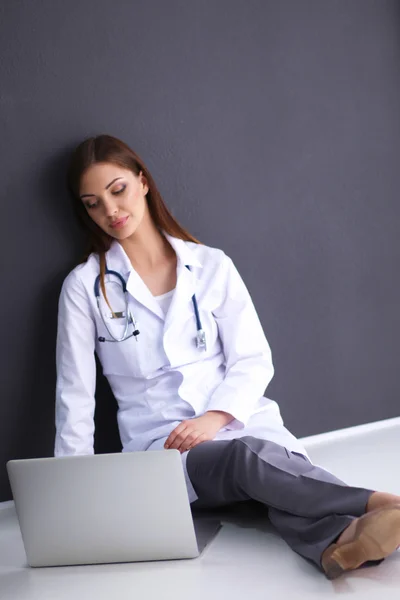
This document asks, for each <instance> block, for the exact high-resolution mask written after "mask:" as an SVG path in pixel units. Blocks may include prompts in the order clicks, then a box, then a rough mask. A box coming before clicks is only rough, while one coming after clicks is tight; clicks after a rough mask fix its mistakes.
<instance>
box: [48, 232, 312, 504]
mask: <svg viewBox="0 0 400 600" xmlns="http://www.w3.org/2000/svg"><path fill="white" fill-rule="evenodd" d="M164 235H165V237H166V238H167V240H168V241H169V242H170V244H171V245H172V247H173V248H174V250H175V252H176V254H177V284H176V288H175V290H174V291H173V293H172V294H170V296H171V297H170V298H168V296H166V300H167V301H168V300H170V304H169V306H168V304H167V306H166V310H167V312H166V314H165V313H164V310H163V307H165V305H164V302H165V300H163V299H162V298H156V297H154V296H153V295H152V293H151V292H150V290H149V289H148V287H147V286H146V284H145V283H144V282H143V280H142V279H141V277H140V276H139V274H138V273H137V272H136V271H135V269H134V268H133V266H132V264H131V262H130V260H129V258H128V256H127V255H126V253H125V251H124V249H123V248H122V246H121V244H120V243H119V242H118V241H116V240H115V241H114V242H113V243H112V245H111V248H110V250H109V251H108V252H107V254H106V261H107V266H108V268H109V269H111V270H114V271H117V272H119V273H120V274H121V275H122V276H123V277H124V278H125V281H126V282H127V284H126V285H127V290H128V292H129V307H130V309H131V312H132V314H133V316H134V318H135V319H136V320H137V322H138V329H139V330H140V335H139V336H138V338H137V341H136V339H135V338H134V337H131V338H130V339H128V340H125V341H123V342H119V343H111V342H99V341H98V338H99V337H100V336H104V337H105V338H108V337H109V335H108V332H107V330H106V328H105V326H104V323H103V321H102V319H101V316H100V313H99V310H98V307H97V303H96V298H95V295H94V282H95V279H96V277H97V275H98V274H99V258H98V256H97V255H96V254H94V253H93V254H91V255H90V256H89V258H88V260H87V262H86V263H83V264H81V265H79V266H77V267H76V268H75V269H73V271H71V273H70V274H69V275H68V276H67V277H66V278H65V280H64V283H63V286H62V289H61V293H60V299H59V312H58V332H57V350H56V366H57V384H56V419H55V420H56V438H55V449H54V454H55V456H64V455H70V454H93V452H94V450H93V436H94V421H93V416H94V409H95V385H96V363H95V357H94V353H95V352H96V353H97V355H98V357H99V359H100V362H101V364H102V367H103V372H104V375H105V376H106V377H107V379H108V382H109V384H110V387H111V389H112V392H113V394H114V396H115V399H116V401H117V403H118V412H117V419H118V427H119V433H120V437H121V442H122V447H123V449H122V451H123V452H132V451H137V450H159V449H163V446H164V443H165V441H166V439H167V437H168V436H169V434H170V433H171V431H173V429H175V428H176V427H177V426H178V425H179V423H180V422H181V421H183V420H184V419H190V418H193V417H198V416H200V415H202V414H204V413H205V412H206V411H208V410H220V411H225V412H228V413H230V414H231V415H232V416H233V417H234V420H233V421H231V422H230V423H228V425H226V426H225V427H224V428H223V429H221V430H220V431H219V432H218V434H217V436H216V438H215V439H218V440H230V439H233V438H238V437H242V436H245V435H253V436H256V437H259V438H262V439H266V440H271V441H274V442H276V443H278V444H280V445H282V446H285V447H286V448H287V449H288V450H293V451H295V452H302V453H303V454H306V455H307V452H306V450H305V449H304V447H303V446H302V444H301V443H300V441H299V440H297V439H296V438H295V437H294V436H293V435H292V434H291V433H290V432H289V431H288V430H287V429H286V428H285V427H284V425H283V421H282V418H281V415H280V411H279V406H278V405H277V403H276V402H275V401H273V400H271V399H269V398H265V397H264V396H263V394H264V391H265V389H266V388H267V386H268V384H269V382H270V381H271V379H272V376H273V373H274V369H273V365H272V358H271V350H270V347H269V344H268V342H267V339H266V337H265V335H264V332H263V329H262V326H261V323H260V320H259V318H258V315H257V312H256V310H255V307H254V304H253V302H252V299H251V297H250V294H249V292H248V290H247V288H246V286H245V284H244V282H243V280H242V278H241V276H240V275H239V273H238V271H237V269H236V267H235V265H234V263H233V262H232V260H231V258H229V257H228V256H227V255H226V254H225V253H224V252H223V251H222V250H220V249H217V248H212V247H210V246H205V245H199V244H196V243H194V242H187V241H183V240H180V239H178V238H175V237H173V236H170V235H169V234H167V233H165V232H164ZM185 265H189V266H190V269H191V270H190V271H189V270H188V269H187V268H186V266H185ZM107 281H108V276H106V289H107V295H108V298H109V300H110V303H111V306H112V307H113V310H114V311H115V312H116V311H122V310H124V308H125V305H124V296H123V293H122V288H121V286H117V285H116V284H115V283H111V282H109V285H107ZM112 281H113V282H114V281H115V278H112ZM194 293H195V294H196V298H197V303H198V308H199V313H200V319H201V322H202V327H203V329H204V330H205V332H206V338H207V350H206V351H204V350H200V349H198V348H197V347H196V332H197V328H196V319H195V313H194V307H193V302H192V296H193V294H194ZM160 300H161V302H160ZM102 310H103V312H104V316H105V318H106V319H107V322H108V324H109V328H110V330H111V331H113V332H115V333H114V335H115V337H119V336H121V335H122V332H123V329H124V326H125V321H124V320H122V319H121V320H119V319H118V320H116V319H112V320H111V312H110V309H109V308H108V307H107V305H106V303H105V302H103V304H102ZM130 331H132V329H131V327H130ZM166 451H167V450H166ZM187 454H188V453H187V452H185V453H183V454H182V461H183V467H184V472H185V477H186V483H187V487H188V493H189V500H190V501H191V502H193V501H194V500H195V499H196V498H197V496H196V493H195V491H194V489H193V487H192V485H191V483H190V480H189V477H188V475H187V471H186V457H187Z"/></svg>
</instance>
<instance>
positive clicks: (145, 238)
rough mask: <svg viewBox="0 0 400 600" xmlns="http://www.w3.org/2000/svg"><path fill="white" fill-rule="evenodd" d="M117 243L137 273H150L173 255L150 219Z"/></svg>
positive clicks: (165, 240) (172, 251) (169, 246)
mask: <svg viewBox="0 0 400 600" xmlns="http://www.w3.org/2000/svg"><path fill="white" fill-rule="evenodd" d="M119 243H120V244H121V246H122V247H123V249H124V250H125V252H126V254H127V256H128V258H129V260H130V261H131V264H132V266H133V268H134V269H135V270H137V271H142V272H143V271H144V272H146V271H151V270H152V269H154V268H156V267H158V266H160V265H161V264H162V263H164V262H165V261H166V260H169V259H171V257H172V256H174V255H175V252H174V250H173V248H172V247H171V245H170V243H169V242H168V240H167V239H166V238H165V237H164V236H163V235H162V233H160V231H159V230H158V228H157V227H156V225H155V224H154V222H153V221H152V220H151V219H149V220H146V221H142V223H141V224H140V225H139V227H138V228H137V229H136V231H135V232H134V233H133V234H132V235H131V236H130V237H128V238H126V239H125V240H121V241H120V242H119Z"/></svg>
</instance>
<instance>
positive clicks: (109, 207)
mask: <svg viewBox="0 0 400 600" xmlns="http://www.w3.org/2000/svg"><path fill="white" fill-rule="evenodd" d="M103 206H104V212H105V215H106V217H113V216H114V215H115V214H116V213H117V212H118V206H117V203H116V201H115V199H113V197H112V196H111V197H108V198H105V199H104V201H103Z"/></svg>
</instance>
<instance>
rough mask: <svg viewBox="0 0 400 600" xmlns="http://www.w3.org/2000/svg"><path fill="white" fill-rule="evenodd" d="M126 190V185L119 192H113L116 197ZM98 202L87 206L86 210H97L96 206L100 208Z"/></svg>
mask: <svg viewBox="0 0 400 600" xmlns="http://www.w3.org/2000/svg"><path fill="white" fill-rule="evenodd" d="M125 190H126V185H124V186H123V187H122V188H121V189H120V190H117V191H115V192H112V194H113V196H116V195H117V194H122V192H124V191H125ZM98 204H99V203H98V202H93V204H88V203H87V204H86V208H96V206H98Z"/></svg>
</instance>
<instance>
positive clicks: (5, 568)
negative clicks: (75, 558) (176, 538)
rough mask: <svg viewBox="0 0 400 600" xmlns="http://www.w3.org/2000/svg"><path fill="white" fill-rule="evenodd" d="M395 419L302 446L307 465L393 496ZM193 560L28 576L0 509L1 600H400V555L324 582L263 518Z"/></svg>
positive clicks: (399, 487) (233, 527)
mask: <svg viewBox="0 0 400 600" xmlns="http://www.w3.org/2000/svg"><path fill="white" fill-rule="evenodd" d="M399 441H400V418H397V419H390V420H387V421H381V422H379V423H375V424H371V425H364V426H360V427H356V428H350V429H347V430H342V431H338V432H334V433H331V434H322V435H319V436H313V437H310V438H306V440H305V443H306V447H307V449H308V451H309V453H310V456H311V458H312V460H313V461H314V462H315V463H317V464H319V465H321V466H323V467H324V468H326V469H328V470H330V471H332V472H333V473H335V475H337V476H338V477H339V478H341V479H343V480H344V481H345V482H346V483H348V484H351V485H355V486H363V487H368V488H371V489H378V490H383V491H389V492H392V493H396V494H399V495H400V476H399V465H398V463H399V458H400V451H399ZM223 522H224V525H223V527H222V529H221V531H220V532H219V533H218V535H217V537H216V538H215V539H214V540H213V542H212V543H211V544H210V546H209V547H208V548H206V550H205V551H204V553H203V555H202V556H201V557H200V558H197V559H193V560H184V561H163V562H153V563H136V564H134V563H124V564H116V565H115V564H114V565H94V566H79V567H51V568H40V569H31V568H29V567H27V566H26V557H25V552H24V547H23V544H22V539H21V536H20V532H19V527H18V522H17V518H16V515H15V510H14V506H13V503H12V502H6V503H3V504H0V599H1V600H28V599H29V600H83V599H84V600H92V599H93V600H103V599H104V600H105V599H107V600H120V599H121V600H122V599H125V598H135V599H140V600H142V599H143V600H147V599H153V598H162V599H163V600H169V599H171V600H183V599H185V600H205V599H207V600H214V599H218V600H225V598H226V599H229V600H237V599H239V598H240V599H243V598H246V596H247V597H249V598H251V600H261V599H262V600H265V599H267V598H268V599H275V598H281V599H282V600H286V598H296V600H297V599H298V600H301V599H304V598H321V597H323V598H331V597H332V598H333V597H335V596H337V595H342V596H348V597H351V598H354V599H361V598H362V599H363V600H369V599H371V600H372V599H374V600H376V599H377V598H380V597H381V598H384V599H385V600H391V599H396V600H398V599H399V598H400V552H396V553H394V554H393V555H392V556H390V557H389V558H387V559H386V560H385V561H384V562H383V563H382V564H381V565H379V566H377V567H369V568H363V569H359V570H357V571H354V572H352V573H348V574H346V575H345V576H343V577H342V578H340V579H337V580H336V581H333V582H330V581H328V580H327V579H326V578H325V577H324V576H323V575H322V574H321V573H320V572H319V571H318V570H317V569H316V568H315V567H314V566H313V565H312V564H311V563H308V562H307V561H305V560H304V559H302V558H301V557H300V556H298V555H297V554H295V553H294V552H292V551H291V550H290V549H289V548H288V547H287V546H286V544H285V543H284V542H283V541H282V540H281V539H280V538H279V537H278V536H277V534H276V533H275V532H274V531H273V529H272V528H271V527H270V526H269V525H268V524H266V523H265V522H264V521H263V520H262V519H261V517H259V519H258V520H257V521H254V518H253V519H250V518H249V516H248V515H247V514H246V511H244V512H243V514H239V515H236V516H235V517H232V515H229V514H226V516H225V517H224V519H223Z"/></svg>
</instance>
